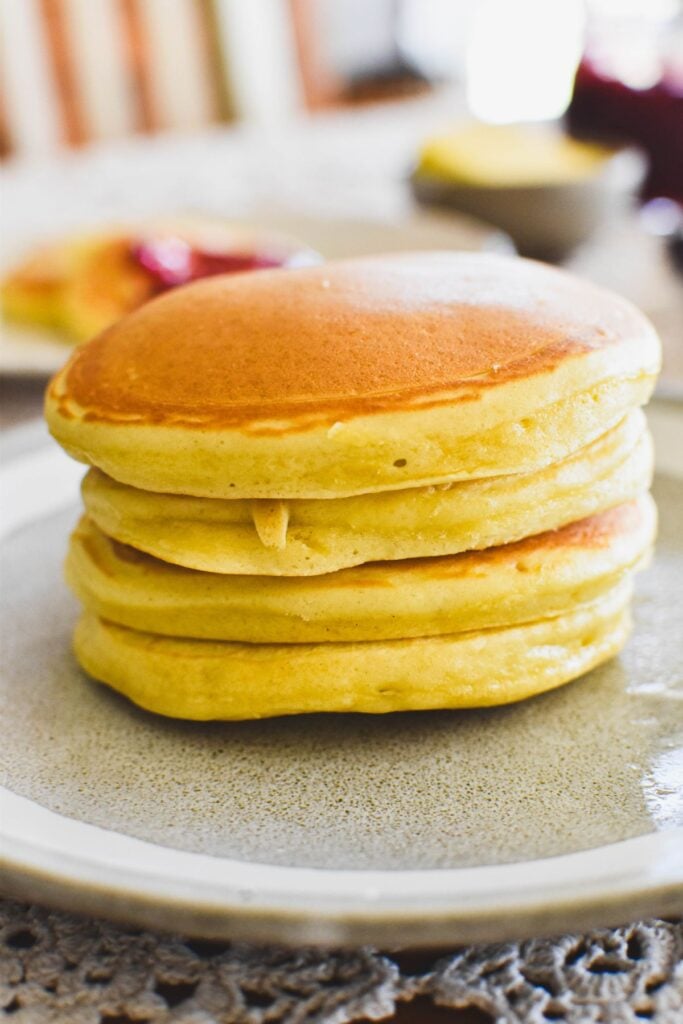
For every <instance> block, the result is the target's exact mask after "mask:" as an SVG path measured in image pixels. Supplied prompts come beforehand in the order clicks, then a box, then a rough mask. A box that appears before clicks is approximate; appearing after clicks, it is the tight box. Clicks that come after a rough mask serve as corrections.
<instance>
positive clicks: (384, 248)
mask: <svg viewBox="0 0 683 1024" xmlns="http://www.w3.org/2000/svg"><path fill="white" fill-rule="evenodd" d="M230 222H231V223H235V224H238V223H245V224H248V225H251V226H254V227H263V228H268V229H269V230H272V231H273V232H283V233H284V234H287V235H291V236H292V237H294V238H298V239H300V240H301V241H302V242H303V243H305V244H306V245H308V246H310V247H311V248H313V249H315V250H316V251H317V252H319V253H321V254H322V256H324V257H325V259H336V258H341V257H345V256H363V255H370V254H373V253H378V252H398V251H402V250H406V249H413V250H416V249H467V250H484V249H488V250H492V249H493V250H496V251H499V252H509V251H512V245H511V243H510V242H509V241H508V240H507V238H506V237H505V235H503V234H502V233H501V232H498V231H496V230H494V229H492V228H489V227H487V226H486V225H484V224H481V223H479V222H478V221H475V220H473V219H471V218H468V217H465V216H457V215H456V216H453V215H451V216H443V215H439V214H432V213H420V212H415V213H412V214H410V215H408V214H406V215H405V216H404V217H403V218H401V219H400V220H398V221H396V222H392V221H384V220H381V219H378V220H371V219H365V220H353V219H347V218H344V219H342V218H340V217H332V216H328V217H324V216H309V215H306V214H304V213H296V212H292V211H286V210H276V209H270V210H265V209H262V210H259V209H258V208H256V209H254V211H253V212H252V213H251V214H250V216H249V217H248V218H240V217H232V218H230ZM71 230H72V231H73V230H74V229H73V227H72V228H71ZM30 248H31V246H30V243H28V242H24V243H23V244H22V242H21V240H19V239H17V240H14V242H13V244H12V245H10V246H6V247H5V252H4V255H3V260H2V262H3V264H4V266H6V267H10V266H12V265H13V264H14V263H15V262H17V260H18V258H19V257H20V254H21V253H22V251H30ZM70 349H71V346H70V345H69V343H68V342H65V341H61V340H60V339H59V338H57V337H55V335H54V334H52V333H51V332H49V331H45V330H41V329H36V328H27V327H20V326H18V325H15V324H9V323H3V324H2V340H1V342H0V373H2V374H4V375H6V376H9V375H12V376H22V377H28V376H33V377H36V376H37V377H46V376H49V375H50V374H52V373H55V372H56V371H57V370H58V369H59V368H60V366H62V364H63V363H64V361H65V360H66V358H67V357H68V355H69V352H70Z"/></svg>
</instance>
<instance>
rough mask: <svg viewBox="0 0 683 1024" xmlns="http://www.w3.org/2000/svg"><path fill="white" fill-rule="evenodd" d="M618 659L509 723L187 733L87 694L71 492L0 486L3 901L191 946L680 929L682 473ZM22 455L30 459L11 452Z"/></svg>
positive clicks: (664, 502) (677, 465) (193, 729)
mask: <svg viewBox="0 0 683 1024" xmlns="http://www.w3.org/2000/svg"><path fill="white" fill-rule="evenodd" d="M651 420H652V422H653V426H654V429H655V434H656V436H657V438H658V442H659V451H660V453H661V456H660V472H659V474H658V477H657V480H656V485H655V494H656V497H657V500H658V503H659V507H660V512H661V535H660V541H659V545H658V550H657V555H656V558H655V560H654V563H653V565H652V566H651V568H650V569H648V570H647V571H646V572H645V573H643V574H642V575H641V576H640V577H639V584H638V598H637V602H636V629H635V633H634V636H633V638H632V640H631V642H630V644H629V646H628V648H627V650H626V651H625V653H624V654H623V655H622V656H621V657H620V658H618V659H615V660H614V661H612V662H611V663H610V664H609V665H606V666H604V667H602V668H600V669H598V670H596V671H594V672H591V673H590V674H589V675H587V676H585V677H584V678H583V679H581V680H579V681H577V682H575V683H572V684H570V685H568V686H565V687H563V688H561V689H559V690H557V691H555V692H553V693H548V694H546V695H543V696H540V697H537V698H535V699H533V700H529V701H526V702H524V703H521V704H517V705H512V706H509V707H505V708H500V709H489V710H482V711H468V712H422V713H412V714H400V715H387V716H378V717H372V716H365V717H364V716H358V715H355V716H354V715H340V716H333V715H327V716H323V715H318V716H315V715H310V716H304V717H299V718H288V719H278V720H272V721H265V722H249V723H239V724H236V723H222V724H221V723H211V724H199V723H181V722H173V721H169V720H165V719H162V718H157V717H155V716H153V715H150V714H147V713H145V712H142V711H140V710H138V709H136V708H135V707H133V706H132V705H131V704H129V703H127V702H126V701H125V700H124V699H122V698H120V697H119V696H117V695H115V694H114V693H112V692H110V691H109V690H107V689H106V688H105V687H103V686H100V685H98V684H95V683H94V682H92V681H90V680H89V679H88V678H87V677H86V676H85V675H84V674H83V673H81V672H80V671H79V669H78V668H77V666H76V664H75V662H74V660H73V657H72V655H71V652H70V648H69V634H70V631H71V627H72V625H73V621H74V617H75V615H76V606H75V602H74V601H73V600H72V599H71V597H70V596H69V594H68V592H67V590H66V588H65V586H64V584H63V582H62V578H61V562H62V559H63V556H64V551H65V548H66V543H67V535H68V532H69V529H70V527H71V526H72V525H73V523H74V521H75V519H76V516H77V514H78V512H77V504H78V482H79V478H80V476H81V474H82V468H81V467H79V466H77V465H76V464H74V463H72V462H70V461H69V460H68V459H67V458H66V456H64V455H63V454H62V453H61V451H60V450H59V449H58V448H57V447H56V445H54V444H51V443H50V442H48V441H47V440H46V439H45V436H44V433H43V428H42V427H39V426H37V425H32V426H31V428H30V429H29V430H28V431H27V430H26V428H24V429H23V430H22V431H18V432H16V434H15V438H14V440H10V442H9V443H8V445H7V447H8V448H9V456H10V457H9V458H8V459H7V460H6V463H5V466H4V469H3V470H2V492H3V495H4V518H3V524H2V526H3V546H2V580H3V587H2V591H3V602H4V605H5V607H4V612H3V629H4V634H5V635H4V638H3V647H4V652H5V658H4V663H5V667H4V670H3V675H2V683H1V692H2V705H3V712H2V715H3V743H2V749H1V753H0V757H1V758H2V762H3V771H4V777H5V788H4V790H3V791H2V796H1V802H0V812H1V813H0V818H1V820H2V825H3V829H4V840H3V844H2V853H3V857H4V864H3V876H2V884H3V887H4V889H5V891H6V892H8V893H10V894H13V895H17V896H20V897H24V898H28V899H35V900H42V901H45V902H48V903H53V904H56V905H60V906H64V907H66V908H69V909H72V910H76V909H78V910H83V911H88V912H92V913H102V914H106V915H109V916H112V917H119V918H122V919H125V920H129V921H133V922H137V923H143V924H149V925H153V926H158V927H161V926H164V927H169V928H173V929H178V930H181V931H183V932H186V933H187V932H190V933H195V934H203V935H206V936H224V937H242V938H249V939H258V940H278V941H292V942H293V941H296V942H303V941H307V942H308V941H315V942H326V943H357V942H366V941H370V942H375V943H377V944H385V945H386V944H391V945H395V944H397V943H401V944H413V945H416V944H423V943H424V944H439V943H453V942H459V941H469V942H471V941H474V940H484V939H486V940H494V939H501V938H503V937H505V936H509V935H513V934H515V935H517V934H520V933H531V932H539V931H554V930H558V931H567V930H569V929H573V928H578V927H584V926H588V925H594V924H611V923H617V922H619V921H623V920H626V919H629V918H635V917H637V916H640V915H648V914H655V913H658V914H674V913H680V912H682V911H683V682H682V669H681V665H682V664H683V536H681V528H680V524H681V522H683V459H681V446H680V444H678V446H677V445H676V436H677V434H678V436H679V437H680V431H681V427H682V423H683V418H681V416H680V413H677V412H676V411H675V410H674V411H672V410H671V409H669V410H667V409H666V408H664V407H660V408H659V409H657V408H655V409H653V413H652V417H651ZM22 449H23V450H22Z"/></svg>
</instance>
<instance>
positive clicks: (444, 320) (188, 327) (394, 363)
mask: <svg viewBox="0 0 683 1024" xmlns="http://www.w3.org/2000/svg"><path fill="white" fill-rule="evenodd" d="M644 329H647V325H646V321H645V320H644V318H642V317H641V316H640V314H638V313H637V311H636V310H635V309H634V308H633V307H631V306H630V305H629V304H628V303H626V302H623V301H622V300H620V299H617V298H615V297H614V296H610V295H607V294H606V293H604V292H602V291H600V290H598V289H595V288H592V287H591V286H589V285H586V284H584V283H582V282H579V281H577V280H576V279H574V278H572V277H571V276H569V275H567V274H564V273H563V272H561V271H557V270H553V269H551V268H548V267H544V266H543V265H541V264H537V263H533V262H530V261H526V260H519V259H510V258H506V257H499V256H493V255H487V254H468V253H414V254H401V255H397V256H385V257H368V258H363V259H357V260H346V261H340V262H337V263H329V264H326V265H323V266H319V267H311V268H305V269H303V268H302V269H299V270H275V271H261V272H258V273H250V274H243V275H230V276H222V277H215V278H211V279H208V280H204V281H201V282H199V283H197V284H193V285H189V286H187V287H184V288H179V289H177V290H175V291H173V292H170V293H168V294H167V295H164V296H162V297H160V298H158V299H156V300H154V301H153V302H150V303H148V304H147V305H146V306H144V307H142V308H141V309H140V310H138V311H136V312H135V313H133V314H131V315H130V316H128V317H126V318H125V319H124V320H122V321H120V322H119V323H118V324H116V325H115V326H113V327H111V328H109V329H108V330H107V331H105V332H104V333H103V334H101V335H100V336H99V337H97V338H96V339H94V340H93V341H91V342H89V343H88V344H87V345H85V346H83V347H82V348H80V349H78V350H77V351H76V352H75V353H74V355H73V356H72V359H71V361H70V363H69V364H68V365H67V367H66V370H65V371H64V373H63V375H61V376H60V377H58V378H56V379H55V381H54V382H53V384H52V386H51V391H50V394H51V397H53V398H54V399H56V400H57V402H58V406H59V409H60V412H61V413H62V414H63V415H65V416H67V417H69V416H72V415H78V416H82V417H83V418H84V419H86V420H89V421H99V422H105V423H106V422H111V423H123V422H136V423H143V424H145V423H151V424H167V425H174V424H177V425H183V426H189V427H209V426H210V427H213V428H220V427H229V428H237V429H240V428H241V429H245V430H249V431H254V430H258V424H259V422H261V423H264V422H265V421H270V422H271V423H272V422H273V421H274V422H279V423H281V425H282V426H283V428H285V429H287V428H289V429H305V428H306V427H308V426H311V425H318V424H321V423H334V422H335V421H336V420H343V419H345V418H349V417H352V416H354V415H362V414H366V413H372V412H381V411H391V410H402V409H410V408H415V407H418V406H419V407H421V408H424V407H425V406H429V405H435V404H440V403H442V402H445V401H453V400H454V397H455V398H457V399H459V400H471V399H476V397H477V396H478V395H479V394H480V393H481V390H482V389H483V388H487V387H491V386H495V385H498V384H503V383H506V382H507V381H510V380H512V379H514V378H517V377H525V376H531V375H534V374H538V373H543V372H545V371H547V370H550V369H552V368H553V367H554V366H556V365H557V364H558V363H559V362H560V361H562V360H563V359H565V358H567V357H571V356H575V355H579V354H581V353H582V352H586V351H590V350H592V349H594V348H598V347H603V346H605V345H609V344H612V343H614V342H617V341H619V340H620V339H622V338H624V337H630V336H633V335H634V334H640V333H642V332H643V330H644ZM454 392H455V396H454Z"/></svg>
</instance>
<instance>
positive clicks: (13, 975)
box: [0, 95, 683, 1024]
mask: <svg viewBox="0 0 683 1024" xmlns="http://www.w3.org/2000/svg"><path fill="white" fill-rule="evenodd" d="M460 113H461V108H460V106H459V101H458V100H457V98H456V99H454V98H453V97H452V96H451V95H437V96H436V97H432V98H430V99H428V100H420V101H414V102H410V103H406V104H402V105H400V106H396V107H383V108H381V109H377V110H376V109H372V108H371V109H368V110H365V111H362V112H361V113H355V114H348V113H337V114H334V115H327V116H325V117H318V118H316V119H314V120H313V121H306V122H304V121H301V122H296V123H294V124H290V125H288V126H287V127H286V128H284V127H281V128H280V129H278V130H272V129H271V130H270V131H268V132H265V131H261V130H255V129H247V128H237V129H231V130H222V131H211V132H208V133H206V134H203V135H201V136H195V137H191V138H186V139H179V138H175V137H162V138H159V139H155V140H145V141H127V142H125V143H119V144H112V145H108V146H104V147H100V148H99V149H92V150H90V151H86V152H83V153H82V154H80V155H78V156H73V155H65V156H63V157H61V158H59V159H56V160H55V161H53V162H52V163H51V164H49V165H47V164H40V165H39V164H16V163H15V164H12V165H10V166H9V167H8V168H7V169H6V170H4V171H3V177H4V178H5V182H6V184H7V185H8V186H9V188H10V191H11V195H12V197H13V203H12V204H11V210H9V211H6V212H5V214H4V218H5V221H6V227H7V229H8V230H7V231H6V238H8V239H9V244H10V245H12V244H13V240H16V239H17V238H21V239H30V238H38V237H40V234H41V232H44V230H45V225H46V224H48V223H49V225H50V232H52V233H54V232H59V231H63V230H69V229H72V228H73V227H74V226H75V225H76V224H78V223H82V222H83V221H87V220H88V218H92V219H94V220H101V219H102V218H103V217H110V218H116V217H120V216H122V215H124V214H128V215H132V216H137V215H149V214H150V213H155V212H160V211H163V212H167V211H168V210H169V209H172V208H173V207H174V206H175V207H176V208H192V209H197V208H200V209H201V211H202V212H207V210H211V211H213V212H216V211H221V212H222V213H226V214H230V212H233V214H234V211H236V210H240V211H243V210H244V209H248V208H249V207H250V205H252V204H253V203H254V202H258V203H259V204H261V205H263V204H264V203H268V202H272V201H274V199H275V198H277V200H278V202H279V203H284V204H290V205H293V206H294V207H305V209H306V211H307V212H308V213H311V212H315V211H316V210H317V211H319V212H320V214H321V215H329V214H330V213H331V212H334V215H335V216H340V215H343V214H347V215H349V216H354V217H363V216H372V217H377V216H378V215H381V216H383V217H386V218H391V217H401V216H403V215H404V213H405V210H406V209H407V208H408V206H409V204H410V198H409V196H408V192H407V189H406V187H405V184H404V180H405V176H406V174H407V172H408V171H409V169H410V163H411V160H412V157H413V155H414V153H415V151H416V146H417V143H418V141H419V139H420V138H421V137H422V136H423V135H424V134H426V133H428V132H430V131H432V130H435V129H438V128H440V127H443V125H444V124H445V123H447V122H448V121H450V120H453V119H455V118H456V117H457V116H458V115H459V114H460ZM227 171H229V173H227ZM102 182H106V183H107V188H106V189H105V190H104V194H98V195H95V196H94V197H93V190H95V191H97V190H99V191H100V193H101V192H102ZM55 189H57V190H58V194H59V195H60V197H61V198H62V200H63V201H62V202H61V203H60V204H59V209H58V210H56V209H55V205H54V190H55ZM84 196H85V198H84ZM88 197H89V199H88ZM84 211H85V212H84ZM79 217H80V220H79ZM569 265H570V266H571V267H572V268H573V269H575V270H576V271H578V272H579V273H582V274H584V276H587V277H589V278H591V279H593V280H596V281H598V282H599V283H602V284H606V285H608V286H611V287H614V288H616V289H617V290H620V291H622V292H624V293H626V294H628V295H629V297H631V298H632V299H634V300H635V301H636V302H640V304H642V305H644V306H646V307H648V310H649V312H651V314H652V315H653V316H654V319H655V321H656V322H657V324H658V327H659V328H660V331H661V332H662V333H663V334H664V336H665V345H666V370H667V381H668V382H669V383H670V384H671V385H673V386H674V387H681V388H683V287H681V285H680V281H676V280H675V278H674V276H673V274H672V272H671V271H670V269H669V268H668V266H667V264H666V261H665V258H664V256H663V252H662V247H661V242H660V241H659V240H658V239H656V238H654V237H653V236H651V235H648V234H646V233H645V232H644V230H643V229H642V227H641V225H640V224H639V222H638V221H637V219H636V218H635V217H634V216H633V215H625V216H624V217H623V218H622V220H621V221H619V222H616V223H614V222H613V223H611V224H610V225H608V226H607V227H606V228H605V230H604V231H603V232H602V233H601V234H600V235H597V236H596V237H595V238H594V239H593V240H592V241H591V243H590V244H588V245H586V246H585V247H583V249H581V250H579V251H577V252H576V253H575V254H574V256H573V257H572V258H571V259H570V260H569ZM0 389H1V400H2V410H1V413H0V426H2V427H4V428H7V427H10V426H13V425H17V424H20V423H22V422H25V421H28V420H30V419H33V418H35V417H36V416H38V415H40V411H41V407H42V394H43V390H44V382H43V381H40V380H30V379H21V378H11V379H9V378H6V379H3V380H2V381H0ZM0 943H2V945H0V950H1V951H2V952H1V954H0V1013H2V1007H3V1006H4V1007H5V1012H7V1009H8V1008H9V1009H10V1010H12V1011H14V1012H15V1013H16V1016H15V1017H14V1019H15V1020H16V1021H17V1024H23V1022H24V1021H28V1022H30V1024H33V1022H36V1024H40V1022H42V1021H43V1020H44V1021H46V1022H47V1021H48V1020H50V1021H53V1020H64V1021H67V1020H68V1021H69V1024H80V1022H81V1021H83V1024H86V1022H87V1024H99V1021H110V1022H114V1021H116V1022H118V1024H126V1022H127V1021H129V1020H130V1021H134V1020H142V1019H144V1020H147V1021H150V1022H153V1024H156V1022H157V1021H167V1020H168V1021H170V1020H181V1019H182V1021H184V1022H186V1024H194V1022H195V1021H196V1022H197V1024H200V1022H201V1024H213V1022H216V1024H218V1022H221V1024H231V1022H232V1021H242V1020H244V1021H249V1024H260V1022H261V1021H262V1020H263V1021H265V1020H266V1016H264V1014H265V1012H266V1009H264V1008H267V1007H270V1009H269V1010H268V1012H269V1013H271V1016H268V1017H267V1019H268V1021H277V1022H281V1024H290V1021H291V1022H292V1024H293V1022H294V1021H299V1020H301V1021H303V1020H304V1019H306V1020H310V1021H317V1022H319V1024H324V1022H326V1021H335V1022H336V1021H338V1022H343V1021H358V1022H360V1021H361V1020H365V1019H373V1020H377V1019H382V1020H386V1021H396V1022H402V1024H442V1022H445V1021H452V1022H465V1024H467V1022H473V1024H480V1022H485V1021H486V1020H493V1019H494V1016H496V1019H498V1020H500V1021H505V1022H507V1021H510V1022H513V1021H522V1020H524V1021H526V1020H529V1021H535V1020H538V1021H542V1020H543V1021H544V1020H546V1019H547V1017H546V1016H544V1012H545V1010H548V1011H549V1013H550V1014H551V1015H553V1014H554V1015H555V1016H556V1017H558V1016H559V1014H560V1013H562V1014H563V1016H562V1017H561V1019H563V1020H566V1021H568V1022H569V1021H572V1022H574V1021H575V1022H577V1024H578V1022H582V1021H588V1020H593V1019H596V1020H597V1019H604V1020H607V1019H608V1018H607V1016H604V1017H597V1016H596V1017H595V1018H594V1017H593V1016H587V1015H585V1013H586V1008H587V1005H588V1003H590V1000H591V999H592V1003H591V1004H590V1005H592V1006H593V1007H594V1009H595V1013H596V1014H597V1013H598V1012H599V1013H603V1012H604V1014H606V1015H607V1014H608V1012H611V1013H612V1016H611V1017H610V1019H611V1020H614V1021H615V1022H616V1021H620V1022H621V1021H622V1020H623V1021H625V1022H626V1021H629V1020H633V1021H636V1020H639V1019H642V1017H639V1016H637V1014H638V1012H639V1011H640V1012H644V1013H652V1019H654V1020H655V1021H659V1022H661V1024H675V1022H676V1021H677V1020H680V1019H681V1014H683V929H682V928H681V926H680V925H673V924H669V923H665V922H661V923H659V924H654V925H649V924H648V925H631V926H629V927H628V928H626V929H623V930H621V931H619V930H611V931H605V932H601V933H594V934H592V935H591V936H587V937H584V938H580V937H579V938H576V937H574V938H572V937H565V938H563V939H561V940H555V941H552V942H547V941H545V942H544V941H542V940H538V941H537V942H536V943H527V944H522V945H518V944H514V943H508V944H506V945H505V946H504V947H487V948H481V949H477V948H472V949H471V950H467V951H464V952H463V951H459V952H455V953H454V952H452V951H451V952H450V953H448V952H447V951H440V952H434V951H432V952H431V953H426V954H423V953H421V954H419V955H418V954H410V953H401V954H396V953H394V954H388V955H380V954H378V953H375V952H371V951H370V952H368V951H366V952H356V953H349V954H339V955H338V954H325V953H320V952H310V953H306V954H303V953H298V954H289V953H285V952H282V951H280V952H278V953H273V951H272V950H258V949H253V948H250V947H243V946H235V947H225V948H223V949H221V950H218V951H215V952H209V953H202V954H201V955H200V954H198V953H197V950H198V949H200V948H204V947H206V944H204V946H203V947H202V944H198V943H194V944H193V943H192V942H189V945H188V940H187V939H181V938H178V937H175V938H168V937H165V936H162V935H153V934H151V933H143V934H142V935H138V934H136V933H133V934H128V933H127V932H126V931H125V930H121V929H118V928H117V927H116V926H114V925H108V924H106V923H102V924H100V923H97V922H94V921H87V920H83V919H78V918H70V917H68V915H63V914H49V913H48V912H46V911H43V910H41V909H40V908H26V907H21V906H17V905H16V904H12V903H9V902H5V903H2V904H0ZM572 951H574V952H572ZM576 951H578V952H576ZM575 953H576V958H575V959H573V960H572V957H573V956H574V954H575ZM610 958H611V959H610ZM275 964H277V965H278V967H277V970H276V968H275V966H274V965H275ZM539 964H540V965H541V967H540V968H539ZM596 964H597V965H598V966H597V967H596ZM601 964H602V966H600V965H601ZM605 964H606V966H605ZM46 965H47V966H46ZM534 971H535V972H536V973H535V974H534ZM88 974H89V977H90V978H91V979H94V980H88V977H87V976H88ZM287 976H289V978H290V994H289V996H287V992H286V990H287V985H286V984H285V981H284V980H283V979H284V978H286V977H287ZM228 977H230V978H231V979H232V981H231V983H230V984H232V986H233V988H232V989H231V988H230V985H229V984H228V983H227V981H226V978H228ZM31 978H33V981H32V982H31V984H32V985H33V987H32V988H31V984H28V982H30V979H31ZM250 978H251V981H249V979H250ZM266 978H268V979H269V981H268V983H267V984H266V981H265V980H264V979H266ZM292 978H296V979H297V981H296V983H291V979H292ZM27 979H28V980H27ZM131 979H133V980H131ZM304 979H307V980H304ZM549 979H550V980H549ZM653 979H654V980H653ZM352 981H353V985H356V987H355V988H354V987H353V985H352V984H351V982H352ZM356 983H357V984H356ZM250 984H251V986H252V989H251V991H252V994H253V997H254V998H253V1000H252V1002H250V1001H249V999H250V997H249V995H248V991H247V990H248V989H249V985H250ZM297 985H299V986H300V987H299V989H297ZM212 986H213V987H212ZM269 986H270V989H269ZM306 986H308V988H307V987H306ZM349 986H351V987H349ZM359 986H360V988H359ZM544 986H545V987H544ZM591 986H592V987H591ZM267 989H268V990H269V991H270V995H269V996H268V999H270V1003H268V1002H267V1000H266V997H265V995H264V991H265V990H267ZM360 989H362V991H363V996H362V998H361V997H360V996H359V994H358V993H359V991H360ZM238 990H239V991H238ZM352 990H353V991H352ZM245 992H247V995H245ZM304 992H307V993H308V994H307V995H304V994H303V993H304ZM212 993H213V994H212ZM259 993H260V994H259ZM352 996H353V998H352ZM316 999H317V1003H315V1006H316V1010H315V1014H313V1013H312V1015H311V1016H310V1017H309V1016H306V1017H305V1018H304V1017H303V1016H300V1013H301V1010H302V1007H303V1005H304V1004H305V1003H306V1005H307V1006H308V1003H307V1002H306V1000H309V1002H310V1008H311V1012H312V1011H313V1006H314V1002H315V1000H316ZM354 999H355V1002H354V1001H353V1000H354ZM397 999H398V1000H399V1002H398V1003H397V1002H396V1000H397ZM288 1000H289V1002H288ZM311 1000H313V1001H312V1002H311ZM587 1001H588V1003H587ZM437 1004H441V1005H437ZM22 1007H23V1009H22ZM174 1007H177V1009H175V1008H174ZM354 1007H356V1009H354ZM259 1008H261V1009H259ZM610 1008H611V1009H610ZM181 1011H182V1013H181ZM591 1012H592V1011H591ZM179 1013H180V1014H181V1015H180V1016H177V1014H179ZM619 1013H621V1014H622V1016H619V1015H618V1014H619ZM60 1014H61V1016H60ZM247 1014H248V1015H247ZM316 1014H317V1015H316ZM359 1014H360V1015H359ZM380 1014H383V1016H381V1017H380ZM615 1014H616V1015H615ZM142 1015H144V1016H142Z"/></svg>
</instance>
